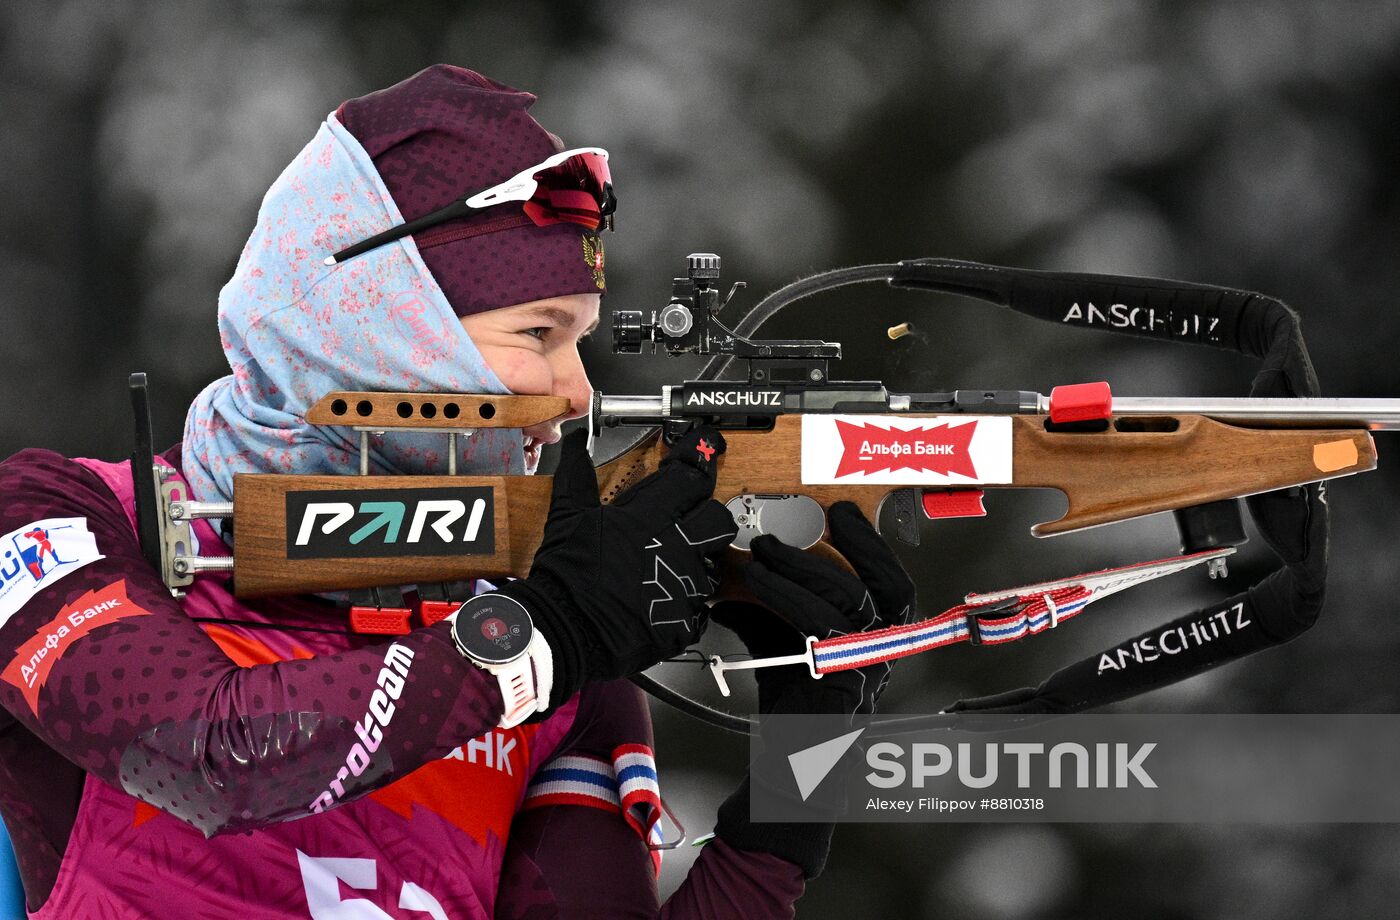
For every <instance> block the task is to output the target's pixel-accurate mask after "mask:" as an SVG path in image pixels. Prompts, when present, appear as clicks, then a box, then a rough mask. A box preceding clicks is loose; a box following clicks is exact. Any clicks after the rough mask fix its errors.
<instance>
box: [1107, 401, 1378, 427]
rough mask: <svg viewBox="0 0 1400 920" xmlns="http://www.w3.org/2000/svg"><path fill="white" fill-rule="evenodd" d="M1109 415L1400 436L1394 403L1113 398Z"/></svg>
mask: <svg viewBox="0 0 1400 920" xmlns="http://www.w3.org/2000/svg"><path fill="white" fill-rule="evenodd" d="M1113 414H1114V415H1204V416H1207V417H1208V418H1213V419H1216V420H1217V421H1222V422H1230V423H1240V424H1254V425H1259V426H1263V427H1273V426H1279V427H1282V426H1289V427H1294V426H1305V427H1309V428H1368V429H1370V430H1371V431H1400V399H1337V398H1304V397H1299V398H1288V397H1283V398H1260V399H1248V398H1244V399H1228V398H1219V399H1196V398H1186V399H1183V398H1179V397H1177V398H1173V397H1158V396H1115V397H1113Z"/></svg>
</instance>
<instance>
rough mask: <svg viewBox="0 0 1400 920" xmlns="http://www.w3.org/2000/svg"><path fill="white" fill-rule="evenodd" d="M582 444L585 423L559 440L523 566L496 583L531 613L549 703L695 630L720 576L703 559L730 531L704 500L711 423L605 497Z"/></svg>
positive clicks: (653, 657)
mask: <svg viewBox="0 0 1400 920" xmlns="http://www.w3.org/2000/svg"><path fill="white" fill-rule="evenodd" d="M586 444H587V434H586V432H583V431H577V432H574V433H573V434H571V435H569V436H568V437H567V438H565V439H564V443H563V445H562V450H561V453H560V457H559V466H558V469H556V471H555V473H554V494H553V498H552V500H551V503H550V508H549V518H548V520H547V521H546V523H545V529H544V540H543V542H542V543H541V544H540V548H539V550H538V551H537V552H536V553H535V560H534V564H533V565H532V566H531V568H530V574H529V575H528V576H527V577H526V578H523V579H521V580H519V581H512V582H509V583H507V584H505V585H503V586H502V587H501V588H500V590H499V592H498V593H500V594H504V595H507V596H509V597H512V598H514V599H515V600H517V601H519V602H520V603H521V604H522V605H523V606H524V607H525V609H526V610H527V611H529V613H530V617H531V619H532V620H533V621H534V623H535V626H536V628H537V629H538V630H539V632H540V634H541V635H542V636H543V637H544V639H545V641H546V642H547V643H548V644H549V648H550V653H551V655H552V657H553V667H554V675H553V689H552V692H551V693H550V700H549V702H550V708H551V709H554V708H557V707H558V706H559V705H560V704H562V703H564V702H565V701H567V700H568V699H569V697H571V696H573V694H574V693H576V692H577V691H578V690H579V689H581V688H582V687H583V685H584V684H585V683H587V682H589V681H595V680H610V679H613V678H618V677H626V676H629V675H632V674H637V673H639V672H641V671H644V670H646V669H647V668H649V667H651V666H652V665H653V664H655V663H656V662H658V661H660V660H661V659H663V658H668V657H670V656H672V655H675V654H677V653H679V652H681V651H683V650H684V649H685V648H686V646H688V645H690V644H692V643H694V642H695V641H696V640H697V639H699V638H700V634H701V633H702V632H703V631H704V629H705V626H706V623H707V617H706V610H705V601H706V600H707V598H709V596H710V595H711V594H713V593H714V590H715V588H716V587H717V586H718V583H719V580H718V577H717V575H715V574H713V563H712V559H713V557H715V556H717V555H718V554H720V553H721V552H723V550H724V549H725V547H727V546H728V545H729V544H730V543H731V542H732V541H733V539H734V537H735V535H736V534H737V533H738V528H737V527H736V526H735V524H734V518H733V516H732V515H731V514H730V513H729V511H728V510H727V509H726V508H725V507H724V506H723V505H721V504H720V503H719V502H717V501H714V500H713V499H712V498H711V497H710V496H711V495H712V494H713V493H714V488H715V467H716V466H717V465H718V460H719V457H720V455H721V454H723V453H724V449H725V444H724V437H723V436H722V435H721V434H720V433H719V432H718V431H716V430H715V429H713V428H699V429H696V430H695V431H692V432H691V433H689V434H688V435H686V436H685V437H683V438H681V439H680V440H679V441H677V442H676V444H675V446H674V447H672V449H671V451H670V453H668V454H667V455H666V457H665V458H664V459H663V460H662V461H661V464H660V466H659V467H658V468H657V470H656V472H654V473H652V474H651V475H649V476H647V477H646V478H645V479H643V480H642V481H641V482H639V483H637V484H636V485H634V486H632V487H631V488H630V489H628V490H627V491H625V492H623V493H622V494H621V495H619V496H618V497H617V499H616V500H614V501H613V502H612V504H609V505H603V504H602V503H601V502H600V500H599V497H598V479H597V476H596V474H595V473H594V470H593V461H592V460H591V459H590V458H589V456H588V452H587V448H586Z"/></svg>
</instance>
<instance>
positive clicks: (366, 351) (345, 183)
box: [183, 114, 525, 501]
mask: <svg viewBox="0 0 1400 920" xmlns="http://www.w3.org/2000/svg"><path fill="white" fill-rule="evenodd" d="M402 221H403V218H402V217H401V216H400V214H399V210H398V208H397V206H396V205H395V204H394V200H393V198H392V197H391V196H390V194H389V191H388V189H387V188H386V187H385V186H384V183H383V180H382V179H381V178H380V176H379V173H378V172H377V171H376V170H375V167H374V163H373V162H372V161H371V159H370V157H369V155H368V154H367V153H366V152H365V150H364V148H363V147H361V146H360V143H359V142H358V141H357V140H356V139H355V138H354V137H353V136H352V135H351V134H350V133H349V132H347V131H346V130H345V128H344V127H342V125H341V124H340V123H339V122H338V121H337V120H336V118H335V116H334V114H332V115H331V116H328V117H327V119H326V121H325V123H324V124H323V125H322V126H321V129H320V131H318V132H317V134H316V136H315V137H314V138H313V139H312V141H311V143H309V144H307V145H306V147H305V148H304V149H303V150H302V151H301V153H299V154H298V155H297V156H296V158H295V159H294V160H292V162H291V164H290V165H289V166H288V167H287V168H286V169H285V170H284V171H283V172H282V175H281V176H279V177H278V178H277V181H276V182H274V183H273V185H272V187H271V188H270V189H268V192H267V195H266V196H265V197H264V198H263V202H262V207H261V208H260V209H259V211H258V220H257V227H256V228H255V229H254V230H253V235H252V236H251V237H250V238H249V239H248V243H247V245H246V246H245V247H244V248H243V254H242V256H241V257H240V258H239V260H238V268H237V269H236V270H235V272H234V274H233V277H232V278H231V279H230V280H229V282H228V284H226V285H224V288H223V290H222V291H220V293H219V335H220V340H221V343H222V345H223V349H224V353H225V354H226V355H227V356H228V361H229V366H230V367H231V368H232V369H233V373H232V374H230V375H229V376H227V377H222V378H220V379H218V380H216V381H214V382H213V383H211V384H210V385H209V386H208V387H206V388H205V389H204V391H203V392H202V393H200V394H199V396H198V397H196V399H195V401H194V404H193V405H191V407H190V411H189V415H188V417H187V419H186V421H185V439H184V445H183V466H184V473H185V477H186V478H187V479H188V480H189V483H190V490H191V492H192V493H193V495H194V497H195V498H197V499H199V500H202V501H231V500H232V497H233V477H234V474H236V473H299V474H330V475H336V474H346V473H352V472H356V471H357V470H358V462H359V461H358V447H359V436H358V435H357V434H356V433H355V432H354V431H352V430H351V429H350V428H346V427H316V426H312V425H310V424H308V423H307V421H306V412H307V409H308V408H309V407H310V406H311V405H312V404H314V403H315V402H316V401H317V400H319V399H321V398H322V397H323V396H325V395H326V394H327V393H329V392H331V391H333V390H399V391H422V392H439V393H440V392H460V393H495V394H504V393H509V392H510V391H509V390H507V389H506V387H505V385H504V384H502V383H501V381H500V379H499V378H497V377H496V375H495V374H494V373H493V372H492V370H491V369H490V368H489V367H487V365H486V361H485V360H484V359H483V358H482V356H481V352H479V351H478V350H477V348H476V346H475V345H474V344H473V343H472V341H471V338H470V337H469V336H467V334H466V332H465V331H464V330H463V329H462V326H461V324H460V323H459V321H458V319H457V316H456V314H455V313H454V312H453V310H452V308H451V306H450V305H449V304H448V302H447V299H446V298H445V297H444V296H443V293H442V291H441V289H440V288H439V287H438V284H437V282H436V281H434V280H433V276H432V274H431V273H430V272H429V271H428V268H427V266H426V265H425V264H424V263H423V259H422V257H421V255H420V254H419V252H418V249H417V247H416V246H415V245H414V242H413V239H412V238H411V237H405V238H404V239H402V240H399V241H397V242H395V243H391V244H388V245H385V246H381V247H379V248H378V249H374V250H372V251H370V252H367V253H365V254H364V255H362V256H358V257H356V258H353V259H349V260H347V261H346V262H344V263H341V264H339V265H333V266H326V265H324V264H322V260H323V259H324V258H325V257H326V256H327V255H329V254H330V253H333V252H335V251H337V250H339V249H342V248H344V247H345V246H348V245H350V244H351V243H354V242H357V241H359V240H361V239H364V238H365V237H368V236H371V235H373V234H375V233H378V232H379V231H381V230H385V229H387V228H388V227H390V226H393V225H395V224H398V223H401V222H402ZM523 446H524V445H523V436H522V434H521V431H520V430H519V429H489V428H488V429H482V430H479V431H478V432H477V433H476V434H475V435H474V436H472V437H470V438H462V439H459V441H458V450H459V456H458V461H457V462H458V466H457V469H458V472H459V474H461V475H473V474H476V475H508V474H521V473H523V472H524V471H525V460H524V450H523ZM370 470H371V471H372V472H375V473H399V474H433V473H445V472H446V471H447V437H446V435H445V434H444V435H441V436H438V435H430V434H410V433H402V434H395V433H394V432H393V431H392V430H391V431H389V432H388V433H387V434H385V435H383V436H382V437H381V436H378V435H372V436H371V438H370Z"/></svg>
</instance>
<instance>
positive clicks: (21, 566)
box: [0, 517, 102, 627]
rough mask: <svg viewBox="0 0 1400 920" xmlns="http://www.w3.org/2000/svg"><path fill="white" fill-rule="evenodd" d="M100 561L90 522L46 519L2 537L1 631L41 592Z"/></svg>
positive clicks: (0, 575) (0, 556)
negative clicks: (90, 529) (90, 563)
mask: <svg viewBox="0 0 1400 920" xmlns="http://www.w3.org/2000/svg"><path fill="white" fill-rule="evenodd" d="M101 558H102V554H101V553H99V552H98V551H97V540H96V539H95V538H94V537H93V535H92V534H91V533H89V532H88V528H87V518H81V517H73V518H47V519H45V520H42V521H35V522H34V523H32V524H26V525H24V526H23V527H21V528H19V529H18V530H13V531H11V532H10V533H7V534H5V535H4V536H3V537H0V627H3V626H4V625H5V624H6V623H7V622H9V619H10V617H12V616H14V615H15V614H16V613H18V612H19V609H20V608H21V607H23V606H24V605H25V604H27V603H29V600H30V598H32V597H33V596H34V595H35V594H38V593H39V591H40V590H41V589H43V588H47V587H48V586H49V585H51V584H53V583H54V582H56V581H58V580H59V579H60V578H62V577H63V576H64V575H67V574H68V573H69V572H71V571H73V570H74V569H80V568H82V567H83V566H85V565H87V564H88V563H89V562H94V561H96V560H98V559H101Z"/></svg>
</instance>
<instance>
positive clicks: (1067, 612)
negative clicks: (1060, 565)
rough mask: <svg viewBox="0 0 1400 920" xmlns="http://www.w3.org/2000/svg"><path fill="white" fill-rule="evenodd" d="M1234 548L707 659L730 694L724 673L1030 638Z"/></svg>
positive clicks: (846, 665) (859, 661)
mask: <svg viewBox="0 0 1400 920" xmlns="http://www.w3.org/2000/svg"><path fill="white" fill-rule="evenodd" d="M1233 552H1234V549H1233V548H1224V549H1214V550H1207V551H1205V552H1200V553H1191V554H1189V555H1185V556H1172V557H1169V558H1166V559H1157V560H1154V561H1150V562H1139V563H1136V564H1134V565H1127V566H1120V567H1118V568H1113V569H1103V570H1101V571H1098V572H1090V573H1088V574H1085V575H1077V576H1075V577H1073V578H1063V579H1058V580H1056V581H1047V582H1041V583H1039V584H1034V585H1024V586H1022V587H1019V588H1008V589H1006V590H1003V591H993V592H990V593H985V594H969V595H968V596H967V597H966V598H965V600H964V603H962V604H959V605H958V606H956V607H952V608H950V609H948V610H945V611H943V612H942V613H940V614H938V615H937V616H934V617H930V618H928V619H925V620H921V621H919V622H917V623H910V624H908V625H905V626H890V627H886V628H885V629H875V630H870V631H868V632H860V633H851V634H849V635H845V636H833V637H832V638H830V639H820V640H818V639H816V638H813V637H808V639H807V649H806V651H805V652H801V653H798V654H794V655H785V656H781V657H776V658H758V659H751V660H741V661H726V660H724V659H723V658H722V657H720V656H718V655H715V656H712V657H711V658H710V672H711V673H712V674H713V675H714V677H715V681H716V682H717V683H718V684H719V689H720V692H721V693H722V694H724V695H725V696H728V695H729V685H728V683H727V682H726V681H725V678H724V672H725V671H731V670H738V669H751V668H766V667H776V666H778V665H787V664H805V665H806V666H807V668H808V670H809V671H810V672H811V674H812V676H813V677H821V676H822V675H823V674H831V673H834V672H836V671H846V670H850V669H852V668H863V667H866V666H867V665H872V664H878V663H880V662H882V661H891V660H893V659H895V658H904V657H906V656H908V655H913V654H917V653H918V652H923V651H927V650H928V649H933V648H941V647H942V646H945V645H952V644H954V643H955V642H972V643H974V644H978V645H1000V644H1003V643H1006V642H1015V641H1016V640H1017V639H1021V638H1024V637H1025V636H1029V635H1034V634H1036V633H1040V632H1044V631H1045V630H1047V629H1053V628H1054V627H1056V626H1058V625H1059V624H1060V623H1063V622H1064V621H1065V620H1068V619H1070V618H1071V617H1073V616H1075V615H1076V614H1078V613H1079V612H1080V611H1081V610H1083V609H1084V608H1085V607H1087V606H1088V605H1089V604H1091V603H1093V602H1094V601H1096V600H1102V599H1103V598H1105V597H1108V596H1109V595H1111V594H1116V593H1117V592H1119V591H1122V590H1124V589H1126V588H1131V587H1132V586H1134V585H1138V584H1141V583H1143V582H1145V581H1151V580H1152V579H1154V578H1160V577H1162V576H1163V575H1170V574H1172V573H1175V572H1180V571H1183V570H1185V569H1189V568H1191V567H1193V566H1197V565H1200V564H1202V563H1206V562H1210V561H1211V560H1214V559H1220V558H1223V557H1225V556H1228V555H1230V554H1231V553H1233Z"/></svg>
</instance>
